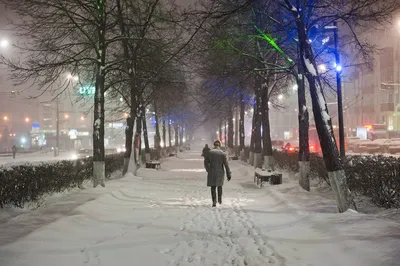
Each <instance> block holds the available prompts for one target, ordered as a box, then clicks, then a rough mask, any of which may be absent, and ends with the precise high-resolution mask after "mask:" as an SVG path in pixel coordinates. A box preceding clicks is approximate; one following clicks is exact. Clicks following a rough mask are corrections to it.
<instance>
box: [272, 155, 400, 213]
mask: <svg viewBox="0 0 400 266" xmlns="http://www.w3.org/2000/svg"><path fill="white" fill-rule="evenodd" d="M274 158H275V161H276V164H277V166H278V167H279V168H281V169H288V170H290V171H293V172H298V171H299V165H298V154H297V153H283V152H278V151H275V152H274ZM344 168H345V172H346V177H347V183H348V186H349V188H350V190H351V191H352V192H353V193H355V194H358V195H364V196H366V197H368V198H370V199H371V201H372V203H374V204H375V205H377V206H379V207H384V208H400V159H399V158H395V157H386V156H382V155H377V156H361V155H354V156H347V157H346V159H345V161H344ZM310 169H311V172H310V176H311V178H321V179H323V180H324V181H326V182H327V183H328V184H329V179H328V173H327V171H326V168H325V163H324V160H323V158H322V157H321V156H318V155H316V154H311V155H310Z"/></svg>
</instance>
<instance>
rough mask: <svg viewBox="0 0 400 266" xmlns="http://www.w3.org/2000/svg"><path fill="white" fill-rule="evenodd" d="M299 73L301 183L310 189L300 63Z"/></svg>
mask: <svg viewBox="0 0 400 266" xmlns="http://www.w3.org/2000/svg"><path fill="white" fill-rule="evenodd" d="M300 54H303V47H302V45H301V46H300ZM298 72H299V73H298V75H297V87H298V88H297V94H298V106H299V107H298V108H299V116H298V119H299V170H300V177H299V184H300V186H301V187H302V188H303V189H305V190H307V191H310V147H309V143H308V126H309V125H308V123H309V122H308V121H309V116H308V110H307V103H306V93H305V81H304V70H303V68H302V64H301V63H300V62H299V64H298Z"/></svg>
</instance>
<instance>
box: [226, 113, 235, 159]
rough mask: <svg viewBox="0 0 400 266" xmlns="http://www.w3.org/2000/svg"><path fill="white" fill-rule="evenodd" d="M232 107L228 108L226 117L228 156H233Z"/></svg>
mask: <svg viewBox="0 0 400 266" xmlns="http://www.w3.org/2000/svg"><path fill="white" fill-rule="evenodd" d="M233 136H234V129H233V107H232V106H229V115H228V141H227V142H228V145H227V146H228V154H233Z"/></svg>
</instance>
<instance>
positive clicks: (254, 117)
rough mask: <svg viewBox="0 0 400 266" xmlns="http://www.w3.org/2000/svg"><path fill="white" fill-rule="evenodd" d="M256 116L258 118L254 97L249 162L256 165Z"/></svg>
mask: <svg viewBox="0 0 400 266" xmlns="http://www.w3.org/2000/svg"><path fill="white" fill-rule="evenodd" d="M256 118H257V101H256V100H255V99H254V105H253V118H252V121H251V137H250V154H249V164H250V165H254V145H255V138H254V134H255V130H256Z"/></svg>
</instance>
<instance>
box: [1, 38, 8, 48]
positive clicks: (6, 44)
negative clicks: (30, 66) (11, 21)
mask: <svg viewBox="0 0 400 266" xmlns="http://www.w3.org/2000/svg"><path fill="white" fill-rule="evenodd" d="M9 45H10V43H9V41H8V40H7V39H2V40H1V41H0V47H1V48H7V47H8V46H9Z"/></svg>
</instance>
